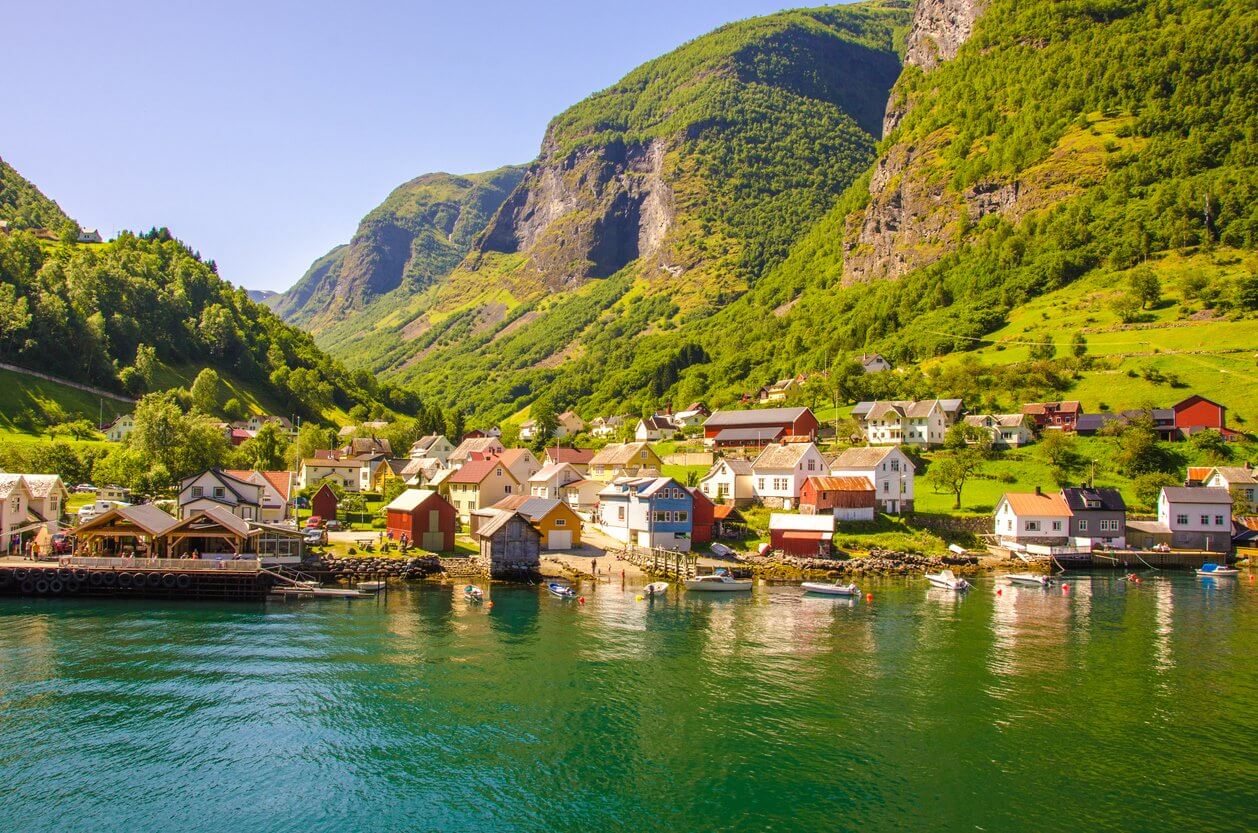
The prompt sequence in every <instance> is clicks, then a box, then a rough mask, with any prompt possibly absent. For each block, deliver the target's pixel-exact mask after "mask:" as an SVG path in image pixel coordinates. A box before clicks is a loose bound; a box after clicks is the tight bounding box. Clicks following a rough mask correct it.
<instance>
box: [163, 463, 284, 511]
mask: <svg viewBox="0 0 1258 833" xmlns="http://www.w3.org/2000/svg"><path fill="white" fill-rule="evenodd" d="M265 490H266V487H265V486H264V485H262V484H260V483H256V482H253V481H251V480H242V479H240V478H238V477H233V476H232V475H230V474H228V473H227V472H225V471H223V470H221V469H206V470H205V471H203V472H201V473H200V474H194V475H192V476H191V477H185V478H184V479H183V480H181V481H179V498H178V504H179V517H180V518H189V517H192V516H193V515H194V514H196V513H198V512H202V511H204V510H206V509H209V508H211V507H215V506H217V507H221V508H223V509H226V510H227V511H228V512H230V513H231V514H233V515H235V516H236V517H237V518H240V519H241V520H245V521H257V520H261V518H262V497H263V492H264V491H265Z"/></svg>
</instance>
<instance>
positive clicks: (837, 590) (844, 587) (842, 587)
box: [800, 581, 861, 596]
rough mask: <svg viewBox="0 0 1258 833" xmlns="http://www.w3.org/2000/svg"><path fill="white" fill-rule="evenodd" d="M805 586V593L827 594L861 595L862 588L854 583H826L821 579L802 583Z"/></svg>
mask: <svg viewBox="0 0 1258 833" xmlns="http://www.w3.org/2000/svg"><path fill="white" fill-rule="evenodd" d="M800 587H803V588H804V592H805V593H820V594H822V595H825V596H859V595H860V594H861V589H860V588H859V587H857V586H856V584H855V583H852V584H839V583H838V582H837V581H836V582H835V583H834V584H826V583H825V582H821V581H806V582H804V583H803V584H801V585H800Z"/></svg>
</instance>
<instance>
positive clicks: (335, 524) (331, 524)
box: [323, 520, 341, 532]
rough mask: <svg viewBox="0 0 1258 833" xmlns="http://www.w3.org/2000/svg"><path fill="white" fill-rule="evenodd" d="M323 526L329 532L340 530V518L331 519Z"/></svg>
mask: <svg viewBox="0 0 1258 833" xmlns="http://www.w3.org/2000/svg"><path fill="white" fill-rule="evenodd" d="M323 528H324V529H326V530H328V531H329V532H340V531H341V522H340V521H338V520H330V521H328V522H327V523H325V524H324V525H323Z"/></svg>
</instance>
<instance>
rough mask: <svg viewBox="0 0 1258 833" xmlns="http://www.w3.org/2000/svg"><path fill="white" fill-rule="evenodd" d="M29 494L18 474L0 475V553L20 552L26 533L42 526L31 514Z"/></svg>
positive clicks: (24, 482) (28, 489)
mask: <svg viewBox="0 0 1258 833" xmlns="http://www.w3.org/2000/svg"><path fill="white" fill-rule="evenodd" d="M30 504H31V492H30V488H29V487H28V486H27V485H26V479H25V478H23V477H22V475H20V474H0V552H5V553H7V552H12V551H14V550H20V549H21V546H22V539H23V538H24V537H29V536H27V535H26V533H28V532H30V533H31V534H33V531H34V530H35V529H36V528H37V527H39V526H41V525H42V520H41V519H40V518H37V517H35V516H34V515H32V514H31V511H30Z"/></svg>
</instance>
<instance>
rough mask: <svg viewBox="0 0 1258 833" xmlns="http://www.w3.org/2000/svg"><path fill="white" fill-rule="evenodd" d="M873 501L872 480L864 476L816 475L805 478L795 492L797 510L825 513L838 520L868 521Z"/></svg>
mask: <svg viewBox="0 0 1258 833" xmlns="http://www.w3.org/2000/svg"><path fill="white" fill-rule="evenodd" d="M877 503H878V501H877V497H876V495H875V493H874V484H873V483H871V482H870V481H869V479H868V478H865V477H857V476H850V475H849V476H844V477H835V476H833V475H817V476H814V477H809V478H808V479H807V480H805V481H804V485H803V486H802V487H801V488H800V492H799V511H800V512H803V513H804V514H805V515H820V514H823V513H829V514H831V515H833V516H834V517H835V520H840V521H872V520H873V519H874V513H875V511H876V509H877Z"/></svg>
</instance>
